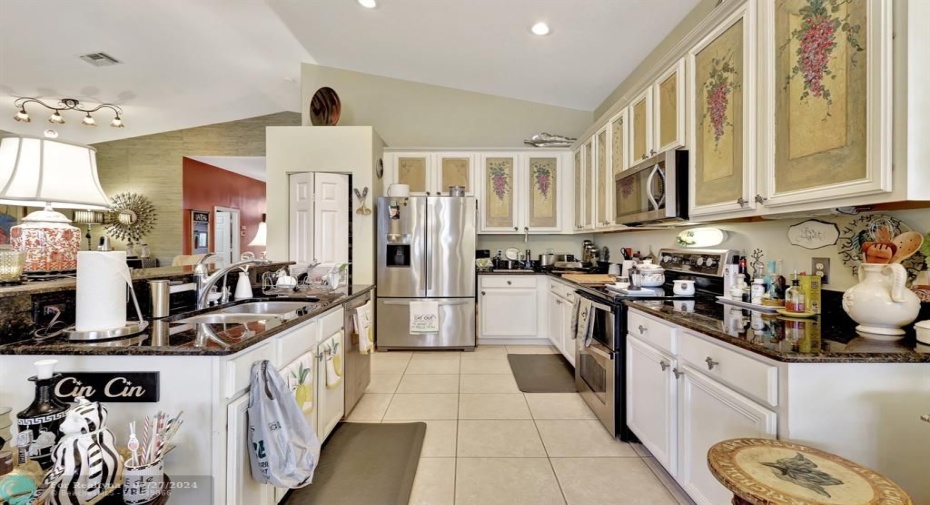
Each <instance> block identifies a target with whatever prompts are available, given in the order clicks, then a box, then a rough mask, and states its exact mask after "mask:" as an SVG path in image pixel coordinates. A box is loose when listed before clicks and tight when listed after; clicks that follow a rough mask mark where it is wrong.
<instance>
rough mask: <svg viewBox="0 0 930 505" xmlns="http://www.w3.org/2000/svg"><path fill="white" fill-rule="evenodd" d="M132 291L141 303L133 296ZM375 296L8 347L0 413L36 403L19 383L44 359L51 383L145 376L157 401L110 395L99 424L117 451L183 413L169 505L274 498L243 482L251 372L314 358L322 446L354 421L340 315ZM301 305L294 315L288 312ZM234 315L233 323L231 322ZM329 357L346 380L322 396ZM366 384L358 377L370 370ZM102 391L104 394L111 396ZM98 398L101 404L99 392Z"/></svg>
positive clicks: (41, 291) (40, 291)
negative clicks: (138, 428)
mask: <svg viewBox="0 0 930 505" xmlns="http://www.w3.org/2000/svg"><path fill="white" fill-rule="evenodd" d="M279 266H280V265H279ZM190 273H191V272H190V268H189V267H178V268H159V269H151V270H149V271H138V272H136V274H135V275H134V280H135V281H136V282H140V281H141V282H142V284H145V282H144V279H155V278H166V277H167V278H179V279H184V278H185V277H186V278H187V279H189V277H190ZM73 285H74V282H73V280H62V281H51V282H48V283H31V284H27V285H25V286H22V287H18V288H9V287H8V288H2V289H0V304H3V303H4V300H7V301H9V300H15V299H18V298H22V297H23V293H26V298H27V299H29V297H31V296H35V297H39V298H41V297H42V296H45V295H47V294H49V293H53V292H60V291H61V290H68V289H69V288H70V289H73ZM136 289H137V291H139V287H137V288H136ZM372 290H373V286H371V285H349V286H346V287H342V288H338V289H336V290H333V291H328V292H322V291H320V292H313V293H306V294H301V293H294V295H292V296H289V297H287V298H286V301H285V302H284V303H287V304H288V305H287V306H288V307H289V308H288V309H287V313H284V311H283V309H282V310H281V311H280V312H281V313H279V314H274V316H273V317H254V318H252V319H253V320H249V321H246V319H248V318H247V317H243V318H241V319H236V318H233V320H232V322H227V323H224V324H220V323H212V322H211V321H221V320H222V318H219V319H210V317H215V315H216V314H219V313H223V311H227V312H225V313H227V314H228V313H229V312H230V311H231V312H235V311H236V308H237V307H240V308H242V307H244V306H246V305H248V304H250V303H251V304H256V303H263V302H262V301H263V300H267V304H266V305H265V306H273V304H275V303H278V302H280V301H282V300H285V299H281V298H269V297H262V296H261V295H260V293H257V294H259V296H258V297H257V298H255V299H249V300H242V301H237V302H232V303H231V304H226V305H222V306H219V307H212V308H207V309H202V310H197V311H190V312H185V313H180V314H172V315H170V316H169V317H166V318H163V319H156V320H151V321H150V322H151V324H150V326H149V327H148V328H147V329H146V331H145V332H144V333H142V334H139V335H136V336H133V337H129V338H127V339H125V340H123V341H117V342H116V343H110V342H101V343H75V342H68V341H67V340H65V339H64V337H55V338H51V339H48V340H45V341H41V342H37V341H34V340H33V339H32V338H28V339H25V340H19V341H16V342H12V343H8V344H5V345H2V346H0V367H2V369H3V370H4V384H3V387H2V388H0V404H2V405H9V406H11V407H13V412H14V413H15V412H17V411H19V410H22V409H23V408H25V407H26V406H27V405H29V402H30V401H31V400H32V394H33V391H32V387H31V384H30V383H29V382H27V380H26V379H27V378H28V377H30V376H32V375H35V368H34V366H33V363H34V362H35V361H38V360H41V359H55V360H57V361H58V364H57V366H56V371H60V372H64V373H65V374H67V373H68V372H80V373H86V372H103V373H110V374H113V376H114V377H116V376H118V375H119V374H121V373H139V372H142V373H145V374H147V375H148V376H149V377H150V378H151V377H153V376H155V377H156V378H155V379H154V383H153V384H152V386H154V387H155V388H156V389H157V391H155V392H152V391H146V393H147V394H148V395H154V401H152V402H150V403H138V402H136V403H127V402H126V398H120V397H119V392H118V391H117V392H116V394H115V395H114V396H113V397H112V398H107V399H103V400H102V401H104V403H105V404H106V406H107V409H108V410H109V423H108V424H109V427H110V429H111V430H112V431H113V432H114V435H115V436H116V439H117V441H118V444H119V445H120V446H125V444H126V440H127V437H128V434H129V430H128V425H129V422H130V421H132V420H137V421H139V420H141V419H142V418H143V417H144V416H145V415H151V414H153V413H155V412H156V411H158V410H161V411H166V412H172V413H177V412H180V411H183V412H184V419H185V424H184V427H183V429H181V430H180V431H179V433H178V434H177V436H176V437H175V438H174V439H173V441H172V442H173V444H174V445H176V447H175V449H174V450H172V451H171V452H170V453H169V454H168V456H167V457H166V464H165V473H166V474H168V475H169V477H170V478H171V479H172V481H173V482H174V483H175V484H176V485H177V487H176V488H175V489H174V490H173V494H174V495H176V499H177V501H178V502H179V503H214V504H225V503H256V502H257V501H258V498H256V497H257V496H260V495H263V494H272V493H275V492H278V493H283V490H275V489H274V488H271V487H270V486H264V485H259V484H257V483H256V482H255V481H254V480H253V479H251V477H250V475H251V474H250V472H251V470H250V467H249V459H248V451H247V448H248V445H247V430H248V423H247V419H246V410H247V408H248V403H249V386H250V371H251V365H252V363H254V362H256V361H260V360H269V361H270V362H271V363H272V364H273V365H275V366H276V367H278V368H282V367H284V366H285V365H288V364H290V363H292V362H294V361H295V360H296V359H298V358H301V357H303V356H307V355H308V354H309V353H312V356H313V357H318V359H315V360H311V363H312V365H311V366H312V368H313V370H312V373H311V374H310V381H311V382H312V385H313V390H314V391H313V396H312V402H313V407H314V409H313V414H312V416H313V417H312V419H311V424H313V425H314V427H315V428H316V430H317V433H318V436H319V437H320V439H321V440H322V439H324V438H325V436H326V435H327V434H328V433H329V432H330V431H332V429H333V428H334V427H335V425H336V424H337V423H338V422H339V421H341V420H342V418H343V416H344V414H345V413H346V412H347V411H348V410H351V407H352V405H350V404H347V403H346V402H347V398H346V397H344V393H345V392H346V391H347V390H348V389H349V388H351V387H357V385H356V384H353V383H352V382H353V381H354V379H352V378H350V376H349V370H348V363H347V362H352V360H351V359H350V357H349V356H346V355H345V353H348V352H354V353H356V354H358V347H357V346H358V340H357V339H358V335H357V332H356V331H355V330H354V328H346V327H345V320H346V318H345V315H346V312H347V307H348V305H349V304H351V303H352V302H355V301H357V300H359V299H361V298H365V297H370V296H371V294H370V293H371V291H372ZM18 305H19V306H20V308H24V307H25V308H28V307H31V304H29V303H28V302H22V301H21V302H19V303H18ZM298 305H299V306H300V307H299V308H290V307H297V306H298ZM3 314H4V315H3V318H4V319H6V318H7V315H8V314H9V313H8V312H6V311H4V313H3ZM205 315H206V316H207V319H200V320H203V321H205V322H206V324H203V325H200V324H192V323H190V322H188V320H193V321H198V319H196V318H197V317H201V318H202V317H204V316H205ZM242 315H243V314H242V312H239V313H238V314H236V316H242ZM198 326H207V327H208V328H198ZM5 327H9V325H6V326H5ZM204 330H209V331H211V332H212V333H213V334H215V335H216V336H217V337H218V339H219V341H221V342H223V343H224V344H225V345H222V344H218V343H216V342H213V341H210V342H206V341H203V339H200V338H198V335H200V332H202V331H204ZM353 343H354V346H353ZM353 349H354V350H353ZM326 353H335V354H336V356H339V360H340V361H342V360H343V358H345V361H343V363H346V367H345V371H344V372H345V373H344V380H342V383H341V384H340V386H339V387H337V388H328V387H327V386H326V378H325V367H323V366H321V365H320V364H321V363H323V361H322V360H320V359H319V358H322V357H323V355H324V354H326ZM364 373H365V374H367V368H366V369H365V370H364ZM155 374H157V376H156V375H155ZM68 384H69V386H68V389H72V390H80V388H82V387H83V388H86V387H87V386H88V384H78V383H77V381H75V380H71V381H70V382H69V383H68ZM122 384H124V386H126V387H127V388H129V387H136V388H138V387H139V384H128V383H126V382H122ZM97 389H101V390H102V389H104V388H102V387H98V388H97ZM110 389H111V391H110V393H113V392H114V391H113V390H112V389H113V388H110ZM116 389H120V388H116ZM121 390H122V389H121ZM362 390H364V387H362ZM83 391H85V392H89V391H90V390H89V389H83ZM122 391H124V390H122ZM134 391H136V392H138V391H139V389H135V390H134ZM62 392H63V393H68V391H62ZM102 392H103V393H104V394H106V391H102ZM124 392H125V391H124ZM150 399H151V398H150ZM356 400H357V398H356V399H354V400H352V399H349V400H348V401H349V402H354V401H356ZM172 501H174V500H172Z"/></svg>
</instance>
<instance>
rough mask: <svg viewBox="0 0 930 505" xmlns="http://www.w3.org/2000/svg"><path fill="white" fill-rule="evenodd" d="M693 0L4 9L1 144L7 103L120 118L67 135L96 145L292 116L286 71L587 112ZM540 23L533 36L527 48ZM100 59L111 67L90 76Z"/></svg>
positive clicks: (112, 1) (35, 127)
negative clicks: (89, 57)
mask: <svg viewBox="0 0 930 505" xmlns="http://www.w3.org/2000/svg"><path fill="white" fill-rule="evenodd" d="M697 2H698V0H534V1H529V0H379V3H378V6H377V8H375V9H371V10H369V9H365V8H362V7H361V6H360V5H358V3H356V2H355V1H353V0H312V1H307V0H234V1H233V0H227V1H219V0H206V1H204V0H202V1H192V0H187V1H182V0H161V1H144V2H143V1H127V0H74V1H61V0H2V1H0V26H2V27H3V29H2V30H0V130H8V131H12V132H16V133H22V134H32V135H41V133H42V131H43V130H45V129H46V128H49V127H50V126H51V125H50V124H49V123H48V122H47V121H46V120H47V118H48V113H49V112H48V111H45V110H43V109H40V108H36V107H30V108H28V109H27V110H28V112H29V113H30V116H31V117H32V122H31V123H18V122H15V121H13V119H12V116H13V115H14V113H15V112H16V109H15V108H14V106H13V100H14V97H19V96H32V97H40V98H43V99H47V101H50V102H53V103H54V102H57V100H58V99H59V98H62V97H69V98H76V99H78V100H81V101H82V102H86V103H89V104H97V103H100V102H109V103H113V104H117V105H119V106H121V107H122V108H123V109H124V110H125V114H124V116H125V122H126V128H121V129H117V128H110V127H108V126H106V125H107V124H108V123H109V121H110V119H112V116H111V115H109V114H106V113H101V115H100V116H98V119H97V122H98V123H99V124H100V126H98V127H96V128H89V127H84V126H81V125H79V124H78V123H79V122H80V120H81V117H82V116H81V115H80V114H78V113H74V112H71V113H63V115H64V116H65V119H66V121H68V123H67V124H65V125H60V126H56V128H55V129H56V130H58V131H59V133H60V135H61V138H62V139H67V140H71V141H76V142H83V143H97V142H102V141H107V140H114V139H117V138H124V137H134V136H138V135H145V134H150V133H157V132H163V131H170V130H176V129H181V128H188V127H192V126H199V125H204V124H213V123H218V122H223V121H231V120H236V119H242V118H246V117H253V116H259V115H263V114H269V113H273V112H278V111H282V110H291V111H297V110H298V109H299V107H300V83H299V76H300V63H301V62H306V63H316V64H320V65H326V66H332V67H339V68H345V69H349V70H355V71H359V72H365V73H371V74H377V75H383V76H389V77H394V78H399V79H406V80H412V81H418V82H423V83H427V84H435V85H441V86H448V87H452V88H458V89H465V90H470V91H478V92H483V93H489V94H493V95H498V96H504V97H510V98H519V99H524V100H529V101H534V102H540V103H546V104H551V105H559V106H564V107H569V108H575V109H581V110H593V109H594V108H595V107H596V106H597V105H599V104H600V103H601V101H603V100H604V98H606V96H607V95H608V94H609V93H610V92H611V91H612V90H613V89H614V88H615V87H616V86H617V85H618V84H619V83H620V82H622V81H623V79H624V78H625V77H626V76H627V75H629V73H630V72H631V71H632V70H633V69H634V68H635V67H636V66H637V65H638V64H639V63H640V62H641V61H642V59H643V58H644V57H645V56H646V55H647V54H648V53H649V52H650V51H651V50H652V49H653V48H654V47H655V46H656V45H657V44H658V43H659V41H661V40H662V39H663V38H664V37H665V36H666V35H667V34H668V32H669V31H670V30H671V29H672V28H673V27H674V26H675V25H676V24H677V23H678V22H679V21H680V20H681V19H682V18H683V17H684V16H685V15H686V14H687V13H688V12H689V11H690V10H691V9H692V8H693V7H694V5H695V4H697ZM537 21H546V22H547V23H549V25H550V27H551V29H552V32H551V33H550V34H549V35H547V36H544V37H539V36H535V35H532V34H530V32H529V28H530V26H531V25H532V24H533V23H535V22H537ZM101 51H102V52H106V53H108V54H110V55H112V56H113V57H115V58H117V59H119V60H121V61H122V63H121V64H118V65H115V66H110V67H94V66H92V65H90V64H88V63H86V62H84V61H82V60H81V59H79V56H80V55H83V54H86V53H95V52H101Z"/></svg>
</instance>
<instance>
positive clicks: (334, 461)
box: [282, 423, 426, 505]
mask: <svg viewBox="0 0 930 505" xmlns="http://www.w3.org/2000/svg"><path fill="white" fill-rule="evenodd" d="M425 436H426V423H402V424H401V423H398V424H393V423H389V424H374V423H339V425H338V426H337V427H336V429H335V430H334V431H333V433H332V434H331V435H330V436H329V438H328V439H327V440H326V443H325V444H324V445H323V451H322V454H321V455H320V464H319V465H318V466H317V467H316V472H315V473H314V475H313V483H312V484H310V485H309V486H307V487H305V488H301V489H295V490H294V491H292V492H291V493H290V494H288V496H287V499H285V500H284V501H282V503H284V504H286V505H362V504H364V505H407V502H409V501H410V491H411V490H412V489H413V478H414V476H415V475H416V473H417V463H418V462H419V461H420V449H422V447H423V438H424V437H425Z"/></svg>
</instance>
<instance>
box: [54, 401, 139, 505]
mask: <svg viewBox="0 0 930 505" xmlns="http://www.w3.org/2000/svg"><path fill="white" fill-rule="evenodd" d="M106 424H107V409H106V408H104V407H103V405H101V404H100V403H98V402H89V401H87V400H86V399H84V398H77V404H76V405H75V406H74V407H72V408H71V410H69V411H68V415H67V416H66V417H65V420H64V421H63V422H62V423H61V427H60V428H59V429H60V430H61V433H62V435H63V436H62V438H61V440H60V441H59V442H58V445H57V446H55V450H54V451H53V452H52V459H53V460H54V462H55V465H54V466H53V467H52V470H51V472H50V473H49V476H48V478H47V479H46V481H47V482H44V483H43V486H42V487H45V488H46V489H45V490H44V491H45V493H43V494H45V495H46V496H47V498H48V501H47V502H48V503H50V504H52V505H85V504H92V503H96V502H97V501H99V500H100V499H102V498H103V497H105V496H106V495H108V494H109V493H110V492H112V491H113V490H114V489H116V488H118V487H119V486H120V485H121V484H122V480H123V459H122V458H121V457H120V455H119V453H118V452H117V451H116V440H115V439H114V438H113V433H111V432H110V430H108V429H107V427H106Z"/></svg>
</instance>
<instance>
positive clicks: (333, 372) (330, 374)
mask: <svg viewBox="0 0 930 505" xmlns="http://www.w3.org/2000/svg"><path fill="white" fill-rule="evenodd" d="M340 342H342V332H341V331H340V332H339V333H337V334H335V335H333V336H332V338H330V339H329V340H327V341H326V342H323V345H322V349H323V363H325V366H326V387H327V388H329V389H335V388H337V387H339V383H341V382H342V356H340V355H339V352H340V351H339V346H340V345H341V344H340Z"/></svg>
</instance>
